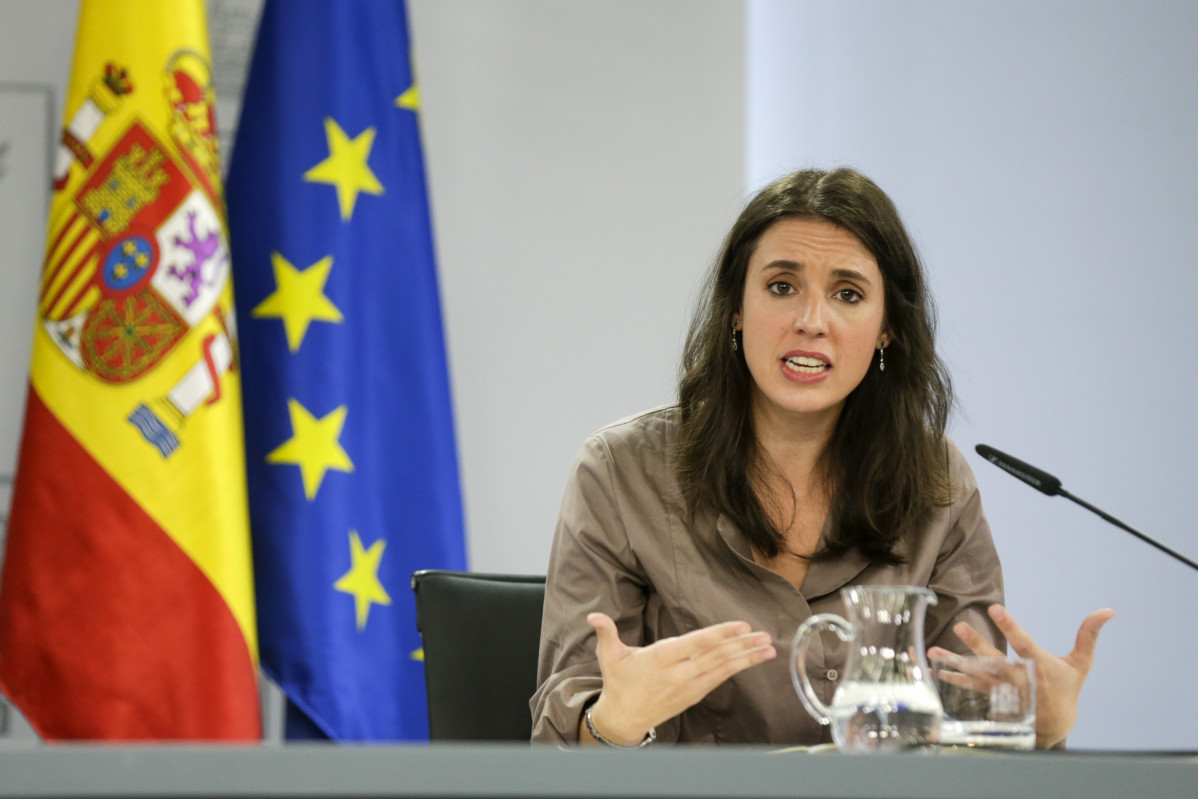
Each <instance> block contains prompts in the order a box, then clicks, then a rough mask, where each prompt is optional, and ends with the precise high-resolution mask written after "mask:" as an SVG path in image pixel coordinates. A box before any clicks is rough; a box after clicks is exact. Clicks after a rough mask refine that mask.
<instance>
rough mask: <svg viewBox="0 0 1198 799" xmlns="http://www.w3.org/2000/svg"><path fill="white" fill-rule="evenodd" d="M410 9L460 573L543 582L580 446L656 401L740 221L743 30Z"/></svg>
mask: <svg viewBox="0 0 1198 799" xmlns="http://www.w3.org/2000/svg"><path fill="white" fill-rule="evenodd" d="M410 7H411V12H412V27H413V31H412V37H413V43H414V46H415V49H416V59H417V64H416V67H417V77H418V80H419V81H420V84H421V93H422V94H421V96H422V101H423V104H424V108H423V117H422V122H423V132H424V141H425V152H426V156H427V160H428V170H429V181H430V185H431V192H432V195H433V210H434V215H435V219H434V224H435V226H436V234H437V244H438V250H439V262H440V276H441V290H442V303H443V306H444V309H445V319H446V327H447V328H448V330H447V333H448V340H449V350H450V353H451V370H452V379H453V392H454V404H455V407H456V412H457V432H458V441H459V457H460V459H461V469H462V481H463V485H464V490H465V495H466V513H467V523H468V526H469V545H470V557H471V567H472V568H473V569H475V570H479V571H501V572H544V571H545V568H546V564H547V562H548V556H549V544H550V542H551V539H552V535H553V528H554V523H555V521H556V518H557V510H558V506H559V504H560V502H561V492H562V488H563V487H564V485H565V480H566V473H567V471H568V469H569V467H570V464H571V462H572V461H573V459H574V455H575V453H576V452H577V450H578V448H579V446H580V445H581V444H582V441H583V439H584V438H586V437H587V436H588V435H590V434H591V433H592V432H594V431H595V430H596V429H597V428H599V427H600V426H601V425H603V424H606V423H607V422H609V421H612V420H614V419H617V418H620V417H622V416H626V415H628V414H631V413H634V412H636V411H638V410H641V409H643V408H646V407H649V406H652V405H656V404H660V403H664V402H669V401H671V400H672V398H673V395H674V379H675V375H676V365H677V362H678V355H679V348H680V342H681V340H682V336H683V332H684V328H685V325H686V321H687V319H688V316H689V311H690V306H691V300H692V296H693V289H694V288H695V286H696V285H697V282H698V280H699V277H700V275H701V274H702V272H703V271H704V269H705V268H706V267H707V265H708V263H709V262H710V261H711V260H712V258H713V256H714V254H715V251H716V249H717V247H718V245H719V242H720V236H721V235H722V233H723V231H724V229H725V228H727V227H728V225H730V224H731V221H732V220H733V219H734V218H735V216H736V214H737V213H738V212H739V210H740V205H741V200H742V189H743V184H744V173H743V159H742V156H741V153H742V152H743V151H744V103H743V96H744V88H743V87H744V66H743V64H744V55H743V49H744V33H743V31H744V22H743V20H744V11H743V8H742V4H741V3H739V2H735V3H734V2H724V1H723V0H706V1H705V2H685V1H684V0H655V2H634V1H633V0H621V1H620V2H604V3H594V2H583V1H582V0H574V1H573V2H546V0H507V2H503V3H490V2H484V0H473V1H469V0H467V1H463V0H456V1H455V2H443V1H438V0H415V1H414V2H412V3H411V5H410Z"/></svg>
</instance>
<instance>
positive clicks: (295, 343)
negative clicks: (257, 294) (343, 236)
mask: <svg viewBox="0 0 1198 799" xmlns="http://www.w3.org/2000/svg"><path fill="white" fill-rule="evenodd" d="M270 263H271V266H272V267H274V272H275V290H274V293H272V294H271V295H270V296H269V297H267V298H266V299H264V300H263V301H262V302H260V303H258V306H257V307H256V308H254V310H253V311H251V312H250V315H251V316H253V317H254V318H255V319H263V318H269V317H274V318H278V319H282V320H283V329H284V330H285V331H286V332H287V346H288V347H289V348H290V349H291V351H292V352H297V351H298V350H299V348H300V344H302V343H303V341H304V334H305V333H307V332H308V325H310V324H311V323H312V321H313V320H318V321H321V322H334V323H336V322H340V321H341V320H342V319H344V318H345V317H343V316H342V315H341V311H340V310H339V309H338V308H337V306H336V305H334V304H333V303H332V301H331V300H330V299H329V298H328V297H327V296H325V293H324V284H325V283H326V282H328V279H329V270H330V269H332V268H333V256H331V255H326V256H325V257H324V258H321V259H320V260H319V261H317V262H316V263H314V264H312V265H311V266H309V267H308V268H307V269H296V268H295V267H294V266H292V264H291V262H290V261H288V260H287V259H286V258H284V257H283V256H282V254H280V253H277V252H273V253H271V254H270Z"/></svg>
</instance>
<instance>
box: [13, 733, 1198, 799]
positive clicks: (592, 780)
mask: <svg viewBox="0 0 1198 799" xmlns="http://www.w3.org/2000/svg"><path fill="white" fill-rule="evenodd" d="M0 797H104V798H105V799H114V798H115V797H246V798H247V799H273V798H274V797H279V798H280V799H281V798H282V797H288V798H289V799H290V798H292V797H331V798H337V797H380V798H381V797H440V798H442V799H451V798H457V799H472V798H474V797H478V798H479V799H481V798H482V797H487V799H502V798H504V797H511V799H520V798H522V797H530V798H544V799H548V797H563V798H565V799H573V798H575V797H577V798H578V799H584V798H585V799H589V798H591V797H594V798H595V799H598V797H627V798H628V799H634V798H639V799H675V797H676V798H677V799H683V798H685V799H723V798H724V797H729V798H732V799H739V798H740V797H746V798H750V797H751V798H753V799H772V798H773V797H787V798H788V799H794V798H796V797H800V798H801V797H811V798H812V799H877V798H878V797H889V798H891V799H1007V798H1008V797H1010V799H1027V797H1051V799H1067V798H1068V797H1078V799H1082V798H1083V797H1084V799H1103V798H1105V797H1110V798H1111V799H1127V797H1135V798H1142V799H1147V798H1148V797H1152V799H1171V798H1172V797H1185V799H1194V798H1195V797H1198V754H1196V753H1176V754H1175V753H1155V754H1153V753H1132V752H1117V753H1111V752H1106V753H1088V752H1027V753H952V752H932V753H916V752H912V753H903V754H895V755H855V756H850V755H841V754H838V753H836V752H821V753H806V752H774V751H770V750H766V749H758V748H749V747H666V746H662V747H657V748H652V749H646V750H642V751H637V752H614V751H610V750H601V749H590V748H588V749H586V750H569V751H565V750H558V749H555V748H552V747H529V746H525V745H510V744H494V745H485V744H477V745H461V744H434V745H429V744H414V745H404V746H371V745H360V746H337V745H334V744H295V745H286V746H278V745H259V746H232V745H231V746H160V745H145V746H124V745H121V746H116V745H76V744H32V743H25V744H15V743H6V744H4V745H3V746H0Z"/></svg>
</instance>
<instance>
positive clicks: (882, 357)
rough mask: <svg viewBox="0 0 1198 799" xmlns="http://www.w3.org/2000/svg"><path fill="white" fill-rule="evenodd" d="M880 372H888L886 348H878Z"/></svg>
mask: <svg viewBox="0 0 1198 799" xmlns="http://www.w3.org/2000/svg"><path fill="white" fill-rule="evenodd" d="M878 371H879V372H885V371H886V348H885V347H878Z"/></svg>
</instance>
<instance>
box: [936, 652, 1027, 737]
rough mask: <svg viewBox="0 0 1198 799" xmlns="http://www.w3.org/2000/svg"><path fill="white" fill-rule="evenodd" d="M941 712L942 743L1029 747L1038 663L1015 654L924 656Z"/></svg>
mask: <svg viewBox="0 0 1198 799" xmlns="http://www.w3.org/2000/svg"><path fill="white" fill-rule="evenodd" d="M928 666H929V668H930V669H931V673H932V682H933V684H934V685H935V686H936V691H937V693H938V694H939V695H940V704H941V705H942V706H943V708H944V717H943V719H941V722H940V738H939V744H940V746H960V747H970V748H974V747H980V748H996V749H1033V748H1035V746H1036V664H1035V662H1034V661H1032V660H1028V659H1025V658H1019V657H979V656H976V655H951V656H949V657H944V658H928Z"/></svg>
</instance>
